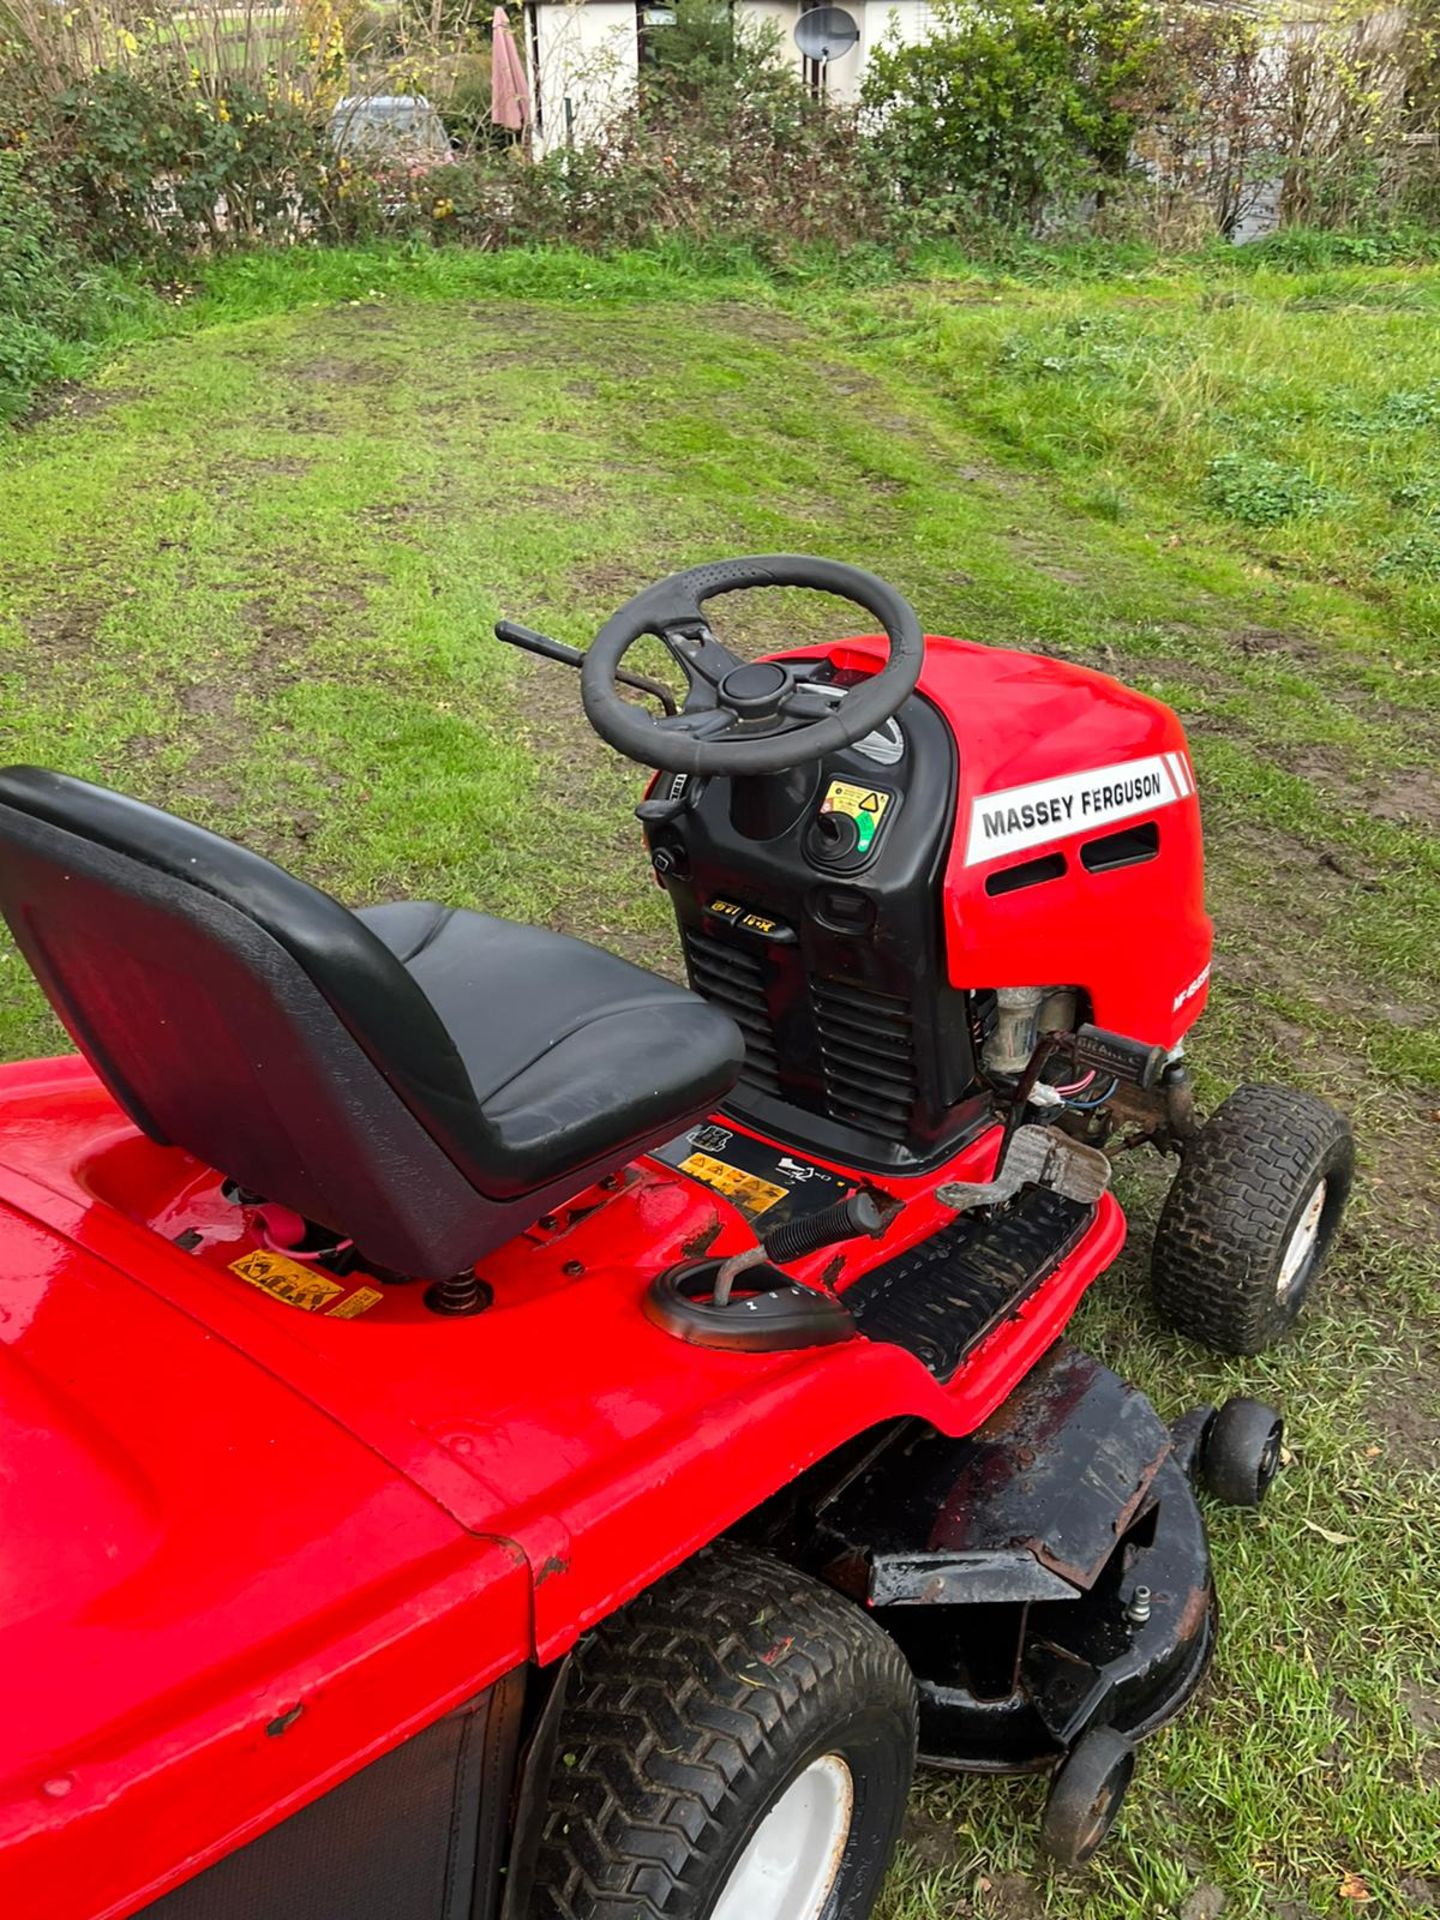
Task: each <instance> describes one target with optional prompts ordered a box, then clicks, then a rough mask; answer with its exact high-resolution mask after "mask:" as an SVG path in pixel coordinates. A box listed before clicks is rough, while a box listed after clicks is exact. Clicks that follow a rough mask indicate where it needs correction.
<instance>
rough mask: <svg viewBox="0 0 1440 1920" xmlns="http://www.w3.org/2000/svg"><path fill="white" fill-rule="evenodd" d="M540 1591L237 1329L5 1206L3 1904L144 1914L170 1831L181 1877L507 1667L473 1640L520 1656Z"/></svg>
mask: <svg viewBox="0 0 1440 1920" xmlns="http://www.w3.org/2000/svg"><path fill="white" fill-rule="evenodd" d="M528 1587H529V1583H528V1579H527V1578H526V1574H525V1570H524V1568H523V1566H522V1565H521V1564H519V1563H518V1560H517V1558H516V1557H513V1556H511V1555H508V1554H506V1553H504V1552H503V1551H502V1550H500V1549H499V1548H497V1547H496V1546H494V1545H492V1544H489V1543H486V1542H483V1541H479V1540H476V1539H475V1538H474V1537H473V1536H470V1535H467V1534H466V1533H465V1532H464V1531H463V1530H462V1529H461V1528H460V1527H458V1526H457V1525H456V1524H455V1522H454V1521H453V1520H451V1519H450V1518H448V1517H447V1516H446V1515H445V1514H444V1513H443V1512H442V1511H441V1510H440V1508H439V1507H437V1506H436V1505H435V1504H434V1503H433V1502H432V1501H431V1500H429V1499H428V1498H427V1497H426V1496H425V1495H424V1494H422V1493H420V1492H418V1491H417V1490H416V1489H415V1488H414V1487H413V1486H411V1485H410V1484H408V1483H407V1482H406V1481H404V1480H403V1479H401V1478H400V1477H399V1476H397V1475H396V1474H395V1473H394V1472H393V1471H391V1470H389V1469H387V1468H386V1467H385V1466H384V1465H383V1464H382V1463H381V1461H379V1460H378V1459H377V1458H376V1457H375V1456H374V1455H373V1454H372V1453H371V1452H370V1451H369V1450H368V1449H367V1448H365V1447H364V1446H362V1445H360V1444H359V1443H357V1442H356V1441H355V1440H353V1439H352V1438H350V1437H349V1436H347V1435H346V1434H345V1433H344V1432H343V1431H342V1430H341V1429H340V1428H339V1427H338V1426H337V1425H335V1424H334V1423H333V1422H332V1421H331V1420H329V1419H327V1418H326V1417H325V1416H324V1415H323V1414H321V1413H319V1412H318V1411H316V1410H315V1409H314V1408H313V1407H311V1406H309V1405H307V1404H306V1402H305V1401H304V1400H302V1399H300V1398H299V1397H297V1396H296V1394H295V1393H294V1392H293V1391H290V1390H289V1389H287V1388H285V1387H283V1386H282V1385H281V1384H280V1383H278V1382H277V1381H275V1380H274V1379H272V1378H271V1377H270V1376H269V1375H268V1374H267V1373H265V1372H263V1371H262V1370H261V1369H259V1368H257V1367H256V1366H255V1365H254V1364H253V1362H251V1361H250V1360H248V1359H246V1358H245V1357H244V1356H242V1355H241V1354H239V1353H237V1352H236V1351H235V1350H234V1349H233V1348H232V1347H231V1346H229V1345H227V1344H226V1342H225V1341H223V1340H221V1339H219V1338H217V1337H216V1336H215V1335H214V1334H213V1333H210V1332H208V1331H207V1330H206V1329H205V1328H204V1327H202V1326H201V1325H200V1324H199V1323H198V1322H197V1321H195V1320H192V1319H190V1318H188V1317H187V1316H186V1315H184V1314H183V1313H179V1312H176V1311H175V1310H174V1308H173V1307H170V1306H167V1305H165V1304H164V1303H163V1302H161V1301H159V1300H157V1299H156V1298H155V1297H154V1296H153V1295H151V1294H150V1293H148V1292H147V1291H146V1290H145V1289H144V1288H143V1287H140V1286H138V1285H136V1284H135V1282H134V1281H132V1280H130V1279H128V1278H126V1277H125V1276H124V1275H122V1274H121V1273H119V1272H117V1271H116V1270H115V1269H114V1268H113V1267H110V1266H108V1265H107V1264H105V1263H104V1262H102V1261H99V1260H97V1259H96V1258H94V1257H93V1256H92V1255H90V1254H87V1253H85V1252H82V1251H81V1250H80V1249H78V1248H77V1247H75V1246H73V1245H72V1244H70V1243H69V1242H68V1241H66V1240H65V1239H62V1238H61V1237H59V1236H58V1235H56V1234H55V1233H54V1232H52V1231H50V1230H48V1229H46V1228H45V1227H43V1226H41V1225H40V1224H39V1223H38V1222H36V1221H35V1220H34V1219H32V1218H29V1217H27V1216H26V1215H25V1214H23V1213H22V1212H20V1211H17V1210H16V1209H14V1208H12V1207H9V1206H4V1205H0V1635H3V1643H0V1644H3V1669H4V1675H5V1678H4V1685H3V1699H4V1712H3V1716H0V1912H4V1913H7V1914H13V1915H16V1916H19V1915H22V1914H23V1915H24V1916H25V1920H51V1916H61V1915H63V1916H66V1917H67V1920H68V1917H69V1916H71V1915H81V1914H83V1915H85V1916H87V1917H88V1916H97V1917H98V1916H100V1915H102V1914H106V1913H109V1912H114V1911H123V1910H127V1909H128V1907H129V1906H130V1905H132V1904H133V1896H134V1895H135V1894H137V1893H139V1892H141V1891H151V1892H153V1891H156V1890H157V1886H156V1883H155V1881H154V1877H153V1865H152V1866H151V1868H150V1871H149V1874H148V1875H146V1874H145V1870H144V1869H141V1868H140V1866H139V1861H140V1860H141V1859H142V1858H148V1860H149V1861H150V1862H152V1863H153V1861H154V1859H155V1857H156V1854H157V1849H156V1847H155V1840H156V1835H157V1830H159V1831H163V1832H165V1833H166V1834H167V1835H168V1836H170V1837H171V1839H170V1851H169V1852H168V1853H163V1854H161V1855H160V1857H162V1858H166V1859H167V1860H173V1862H174V1869H175V1870H174V1872H173V1873H171V1874H167V1875H166V1876H164V1877H165V1879H170V1878H176V1877H179V1874H180V1873H181V1872H182V1871H183V1870H184V1869H185V1868H186V1867H187V1865H193V1864H194V1862H195V1859H196V1857H197V1855H199V1854H201V1853H202V1852H209V1851H211V1850H212V1848H213V1846H214V1844H215V1843H217V1842H218V1841H220V1840H221V1839H222V1838H227V1837H230V1836H235V1835H238V1834H240V1833H243V1832H245V1831H246V1830H247V1829H248V1828H249V1827H250V1826H252V1825H254V1824H255V1823H256V1822H257V1821H259V1820H261V1819H263V1818H264V1817H266V1816H269V1815H270V1814H271V1812H272V1809H273V1808H274V1807H275V1806H276V1805H277V1804H281V1803H283V1802H284V1801H285V1800H286V1798H287V1796H293V1795H296V1794H299V1793H301V1792H302V1791H303V1792H308V1791H313V1783H314V1781H315V1778H316V1775H317V1773H326V1774H335V1775H338V1773H339V1772H341V1771H345V1770H349V1769H350V1768H351V1767H353V1766H354V1765H355V1764H356V1763H357V1762H358V1760H360V1759H361V1758H363V1757H364V1754H365V1750H366V1749H367V1748H368V1749H369V1750H370V1751H374V1750H375V1749H377V1748H378V1747H380V1746H383V1745H386V1744H389V1743H390V1741H391V1740H393V1739H394V1738H398V1737H399V1736H400V1735H401V1734H403V1733H404V1732H405V1731H407V1730H408V1728H409V1726H411V1725H413V1724H417V1723H418V1722H421V1721H423V1720H424V1719H426V1718H428V1717H430V1715H431V1714H433V1713H434V1712H435V1711H436V1710H438V1709H440V1708H442V1707H443V1705H445V1704H449V1703H450V1702H451V1701H453V1700H454V1699H456V1698H459V1697H463V1696H464V1694H466V1693H467V1692H469V1691H472V1690H474V1689H475V1688H476V1687H477V1686H478V1685H479V1684H481V1683H482V1682H483V1681H484V1680H486V1679H488V1678H490V1677H493V1676H492V1675H490V1674H489V1673H487V1672H484V1671H482V1670H481V1668H480V1666H479V1664H478V1659H479V1657H480V1656H477V1651H476V1650H477V1649H482V1650H483V1652H484V1654H487V1655H489V1654H493V1655H494V1656H495V1663H496V1664H497V1665H498V1664H500V1663H502V1662H504V1661H505V1660H506V1659H507V1658H508V1659H509V1660H510V1661H513V1659H514V1657H515V1653H516V1650H517V1649H518V1648H520V1647H523V1645H524V1643H525V1642H526V1641H527V1640H528V1638H529V1608H528ZM362 1696H363V1700H362ZM296 1706H300V1707H301V1709H302V1711H301V1712H300V1714H299V1715H298V1716H296V1717H295V1718H293V1719H289V1718H288V1716H290V1715H291V1714H292V1712H293V1710H294V1708H295V1707H296ZM377 1708H378V1712H377ZM177 1762H178V1763H181V1764H177ZM162 1786H163V1791H162V1790H161V1789H162ZM145 1877H149V1878H150V1880H151V1885H150V1887H149V1888H148V1889H147V1888H145V1887H144V1884H143V1882H144V1878H145Z"/></svg>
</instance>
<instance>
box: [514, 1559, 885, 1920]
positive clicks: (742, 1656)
mask: <svg viewBox="0 0 1440 1920" xmlns="http://www.w3.org/2000/svg"><path fill="white" fill-rule="evenodd" d="M837 1700H839V1701H842V1702H843V1703H844V1705H845V1710H846V1711H849V1710H850V1707H851V1706H852V1705H853V1703H856V1702H861V1703H864V1702H869V1703H871V1705H872V1706H874V1707H876V1708H878V1709H879V1710H880V1711H881V1712H882V1714H883V1713H884V1712H886V1711H888V1712H890V1713H891V1714H893V1716H894V1720H895V1727H896V1734H897V1750H898V1751H901V1752H903V1756H904V1758H903V1766H902V1767H901V1768H900V1769H899V1775H898V1778H897V1791H896V1792H895V1794H894V1802H895V1804H894V1806H893V1808H891V1809H888V1810H887V1811H886V1817H885V1819H884V1820H883V1821H882V1823H881V1825H882V1828H883V1832H882V1833H881V1834H880V1835H879V1837H878V1838H875V1839H873V1840H872V1844H871V1845H870V1848H869V1853H870V1855H871V1856H873V1857H872V1858H871V1859H870V1861H869V1867H868V1871H862V1874H861V1876H860V1877H861V1878H862V1879H864V1880H866V1881H867V1882H869V1881H873V1884H874V1887H875V1888H876V1889H877V1890H878V1886H879V1882H880V1878H881V1876H882V1875H883V1872H884V1868H885V1865H886V1864H887V1863H888V1860H889V1856H890V1853H891V1851H892V1850H893V1846H894V1841H895V1838H896V1836H897V1834H898V1829H899V1824H900V1820H901V1818H902V1816H903V1812H904V1799H905V1790H906V1788H907V1787H908V1784H909V1779H910V1772H911V1768H912V1765H913V1759H914V1745H915V1720H916V1699H915V1686H914V1681H913V1679H912V1677H911V1674H910V1669H909V1667H908V1665H907V1664H906V1661H905V1659H904V1657H903V1656H902V1655H901V1653H900V1652H899V1649H898V1648H897V1647H896V1646H895V1644H894V1642H893V1641H892V1640H891V1639H890V1638H889V1636H888V1635H887V1634H886V1633H884V1632H883V1630H882V1629H881V1628H879V1627H877V1626H876V1625H875V1623H874V1622H873V1621H872V1620H870V1619H868V1618H867V1617H866V1615H865V1614H864V1613H862V1612H861V1610H860V1609H859V1608H858V1607H856V1606H854V1605H852V1604H851V1603H850V1602H849V1601H847V1600H844V1599H842V1598H841V1597H840V1596H839V1595H838V1594H836V1593H833V1592H832V1591H831V1590H830V1589H829V1588H828V1587H824V1586H821V1585H820V1584H819V1583H818V1582H816V1581H814V1580H811V1579H809V1578H808V1577H806V1576H805V1575H803V1574H800V1573H796V1572H794V1571H793V1570H792V1569H791V1568H788V1567H786V1566H783V1565H782V1564H781V1563H779V1562H778V1561H774V1560H771V1559H768V1558H767V1557H765V1556H763V1555H760V1554H756V1553H752V1552H749V1551H747V1550H744V1549H741V1548H738V1547H734V1546H732V1545H730V1544H729V1543H721V1544H719V1545H717V1546H714V1547H710V1548H707V1549H705V1550H704V1551H703V1552H701V1553H700V1554H698V1555H697V1556H696V1557H695V1558H694V1559H692V1560H691V1561H689V1562H687V1563H686V1564H685V1565H684V1566H683V1567H681V1568H680V1569H678V1571H677V1572H675V1573H673V1574H671V1575H669V1576H668V1577H667V1578H666V1579H664V1580H662V1581H660V1582H658V1583H657V1584H656V1585H655V1586H654V1587H652V1588H650V1589H648V1590H647V1591H646V1592H644V1593H642V1594H641V1595H640V1596H639V1597H638V1598H637V1599H635V1600H634V1601H632V1602H631V1603H630V1605H629V1606H627V1607H625V1608H624V1609H623V1610H622V1611H621V1612H620V1613H618V1614H616V1615H614V1616H612V1617H611V1618H610V1619H609V1620H607V1621H606V1622H604V1624H603V1625H601V1626H600V1627H599V1628H598V1629H596V1630H595V1631H594V1632H593V1633H591V1634H590V1635H589V1636H588V1637H587V1638H586V1639H585V1640H584V1641H583V1642H582V1643H581V1645H580V1647H579V1648H578V1649H577V1653H576V1667H575V1672H574V1675H573V1677H572V1681H571V1686H570V1692H569V1697H568V1699H567V1701H566V1704H565V1709H564V1713H563V1715H562V1718H561V1721H560V1731H559V1742H558V1746H557V1750H556V1764H555V1768H554V1771H553V1774H552V1778H551V1782H550V1790H549V1804H548V1806H547V1809H546V1812H545V1815H544V1819H543V1824H542V1828H541V1838H540V1846H539V1852H538V1857H537V1862H536V1873H535V1884H534V1891H533V1894H532V1898H531V1901H530V1904H529V1913H530V1915H531V1916H533V1920H701V1916H703V1915H704V1914H706V1913H708V1911H709V1909H710V1905H711V1902H712V1900H713V1898H714V1896H715V1894H716V1892H717V1891H718V1887H719V1885H720V1884H723V1879H724V1875H725V1873H726V1872H728V1870H729V1865H730V1864H732V1863H733V1857H734V1856H735V1854H736V1853H737V1852H738V1851H739V1846H738V1836H739V1834H740V1832H741V1831H742V1830H743V1829H745V1828H746V1827H747V1825H748V1826H749V1830H750V1831H753V1822H754V1821H755V1819H756V1812H757V1804H758V1806H759V1808H760V1809H761V1810H763V1807H764V1806H765V1805H767V1804H768V1803H769V1801H770V1800H771V1799H772V1798H773V1791H772V1789H773V1788H774V1787H776V1786H778V1785H779V1784H780V1783H781V1781H782V1780H783V1779H784V1777H785V1775H786V1774H787V1771H789V1772H793V1770H794V1763H795V1761H796V1760H797V1759H803V1757H804V1755H805V1748H806V1739H807V1736H808V1735H811V1734H813V1736H814V1737H815V1738H818V1739H819V1740H820V1748H819V1749H818V1750H820V1751H823V1750H824V1748H825V1737H826V1736H825V1734H824V1725H825V1719H826V1715H827V1713H829V1714H832V1715H833V1713H834V1710H835V1705H836V1702H837ZM797 1736H798V1737H797ZM767 1782H768V1783H770V1785H769V1787H767ZM757 1795H758V1796H760V1797H759V1800H758V1802H757ZM720 1863H724V1864H723V1865H722V1864H720ZM869 1905H870V1901H869V1899H868V1898H867V1899H865V1900H864V1902H863V1904H862V1905H859V1906H858V1907H857V1906H853V1905H852V1903H851V1901H850V1900H848V1899H846V1900H843V1901H842V1902H841V1905H840V1908H839V1914H840V1916H848V1915H850V1914H851V1913H852V1912H854V1913H856V1914H862V1913H865V1912H868V1910H869Z"/></svg>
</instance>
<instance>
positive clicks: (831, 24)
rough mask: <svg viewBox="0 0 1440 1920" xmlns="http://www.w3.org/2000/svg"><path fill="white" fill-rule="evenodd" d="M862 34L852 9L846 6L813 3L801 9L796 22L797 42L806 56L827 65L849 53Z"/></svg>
mask: <svg viewBox="0 0 1440 1920" xmlns="http://www.w3.org/2000/svg"><path fill="white" fill-rule="evenodd" d="M859 38H860V28H859V26H858V24H857V22H856V19H855V16H854V14H853V13H847V12H846V11H845V9H844V7H812V8H811V9H810V11H809V12H808V13H802V14H801V16H800V18H799V20H798V21H797V22H796V25H795V44H796V46H797V47H798V48H799V49H800V51H801V53H803V54H804V56H805V58H806V59H807V60H815V61H818V62H819V64H820V65H821V66H824V65H825V63H826V61H828V60H838V59H839V58H840V56H841V54H843V53H848V52H849V51H850V49H851V47H853V46H854V45H855V42H856V41H857V40H858V39H859Z"/></svg>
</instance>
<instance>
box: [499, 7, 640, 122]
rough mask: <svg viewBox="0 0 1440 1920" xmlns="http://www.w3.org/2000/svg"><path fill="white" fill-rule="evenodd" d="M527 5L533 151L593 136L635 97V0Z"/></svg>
mask: <svg viewBox="0 0 1440 1920" xmlns="http://www.w3.org/2000/svg"><path fill="white" fill-rule="evenodd" d="M527 12H529V14H530V18H531V21H532V22H533V25H532V31H531V35H530V44H529V47H528V48H527V52H528V53H529V56H530V66H531V87H532V90H533V92H534V95H535V104H536V108H537V132H536V138H535V148H536V151H537V153H548V152H549V151H550V149H551V148H552V147H563V146H564V145H565V144H566V142H567V139H571V140H573V141H574V143H575V144H576V145H577V146H583V145H584V144H585V143H586V142H587V141H591V140H595V139H598V137H599V136H600V134H601V133H602V132H603V131H604V129H605V126H606V123H607V122H608V121H610V120H613V119H614V117H615V115H616V114H617V113H620V112H621V111H622V110H623V109H624V108H626V107H628V106H629V105H630V104H631V102H632V101H633V100H634V98H635V83H636V79H637V76H638V74H639V51H638V49H639V42H638V38H637V34H636V14H635V4H634V0H538V4H535V5H534V6H533V7H532V8H530V9H527ZM567 103H568V107H567Z"/></svg>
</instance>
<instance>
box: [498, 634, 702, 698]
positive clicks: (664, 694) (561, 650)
mask: <svg viewBox="0 0 1440 1920" xmlns="http://www.w3.org/2000/svg"><path fill="white" fill-rule="evenodd" d="M495 638H496V639H497V640H503V641H504V642H505V644H506V646H507V647H523V648H524V650H525V652H526V653H538V654H539V655H540V656H541V658H542V659H545V660H558V661H559V662H560V664H561V666H562V667H583V666H584V664H585V655H584V653H583V652H582V651H581V649H580V648H579V647H572V646H569V645H568V644H567V643H566V642H565V641H564V640H552V639H551V638H550V635H549V634H548V633H537V632H536V630H535V629H534V627H522V626H521V625H520V624H519V622H518V621H515V620H497V621H496V622H495ZM615 678H616V679H617V680H618V681H619V682H620V684H621V686H623V687H633V688H634V690H635V692H636V693H648V694H649V695H650V696H651V697H652V698H653V699H655V700H658V701H659V702H660V704H661V706H662V707H663V708H664V709H665V711H666V713H667V714H673V713H677V712H678V711H679V709H678V708H677V707H676V705H675V696H674V694H673V693H671V691H670V689H669V688H668V687H667V686H666V685H665V684H664V683H663V682H662V681H660V680H651V679H649V678H648V677H647V676H646V675H645V674H643V673H631V672H630V670H629V668H628V667H621V668H620V669H619V671H618V672H617V673H616V675H615Z"/></svg>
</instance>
